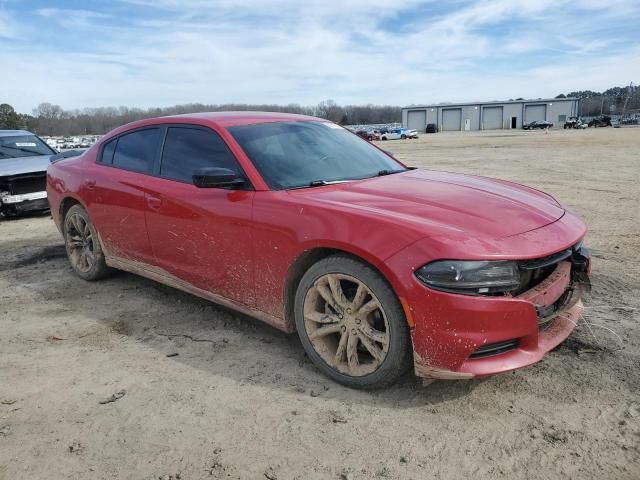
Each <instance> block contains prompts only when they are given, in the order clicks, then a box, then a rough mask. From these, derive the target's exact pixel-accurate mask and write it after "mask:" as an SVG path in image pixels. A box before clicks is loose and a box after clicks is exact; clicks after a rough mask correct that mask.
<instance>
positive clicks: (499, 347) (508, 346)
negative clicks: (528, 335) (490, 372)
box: [469, 339, 518, 358]
mask: <svg viewBox="0 0 640 480" xmlns="http://www.w3.org/2000/svg"><path fill="white" fill-rule="evenodd" d="M517 346H518V340H516V339H513V340H506V341H504V342H497V343H489V344H487V345H483V346H482V347H480V348H478V349H477V350H475V351H474V352H473V353H472V354H471V355H470V356H469V358H485V357H492V356H494V355H500V354H501V353H506V352H508V351H510V350H514V349H515V348H516V347H517Z"/></svg>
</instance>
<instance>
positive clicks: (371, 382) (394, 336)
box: [294, 255, 413, 389]
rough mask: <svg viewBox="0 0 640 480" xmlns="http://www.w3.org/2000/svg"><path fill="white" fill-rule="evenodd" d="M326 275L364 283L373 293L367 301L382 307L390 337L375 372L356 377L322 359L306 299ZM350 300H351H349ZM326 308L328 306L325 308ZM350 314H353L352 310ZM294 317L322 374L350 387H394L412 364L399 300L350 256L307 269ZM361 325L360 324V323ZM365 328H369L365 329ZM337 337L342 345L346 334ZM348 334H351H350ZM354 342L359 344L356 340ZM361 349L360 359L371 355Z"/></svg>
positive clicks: (375, 273)
mask: <svg viewBox="0 0 640 480" xmlns="http://www.w3.org/2000/svg"><path fill="white" fill-rule="evenodd" d="M327 275H343V276H347V277H352V278H353V279H357V280H358V281H359V282H361V283H362V284H364V287H366V288H367V289H368V290H369V292H370V294H371V296H368V297H366V298H367V299H375V300H376V301H377V303H378V304H379V305H381V308H380V316H382V315H384V317H385V319H386V321H385V325H384V327H385V330H386V331H385V334H386V335H387V337H386V344H385V348H387V351H386V354H385V356H384V359H383V360H382V361H381V362H376V363H377V367H375V368H376V369H375V370H374V371H372V372H370V373H366V374H364V375H360V376H353V375H348V374H346V373H344V372H341V371H339V370H338V368H337V367H335V366H332V365H330V364H329V363H327V362H326V361H325V359H323V358H322V356H321V355H320V354H319V353H318V352H317V351H316V349H315V348H314V346H313V344H312V341H311V340H310V339H309V334H308V332H307V327H306V322H305V299H306V298H308V297H307V296H308V292H310V291H312V290H315V289H316V285H315V284H316V281H318V280H320V279H321V278H324V277H325V276H327ZM345 295H346V290H345ZM347 300H349V299H348V298H347ZM354 301H355V300H354ZM363 302H364V300H363ZM325 308H327V307H326V306H325ZM348 311H349V312H350V310H348ZM345 312H346V311H345ZM345 312H343V313H345ZM354 313H355V312H354ZM294 314H295V322H296V328H297V331H298V336H299V337H300V341H301V342H302V346H303V348H304V350H305V352H306V353H307V355H308V356H309V358H310V359H311V360H312V361H313V363H314V364H315V365H316V366H317V367H318V369H319V370H320V371H321V372H322V373H324V374H325V375H326V376H328V377H329V378H331V379H333V380H335V381H336V382H338V383H341V384H343V385H345V386H347V387H352V388H360V389H376V388H383V387H386V386H389V385H392V384H393V383H395V382H396V381H397V380H398V379H399V378H400V377H401V376H402V375H403V374H404V373H405V372H406V371H407V370H408V369H409V367H410V366H411V365H412V361H413V350H412V347H411V339H410V336H409V327H408V325H407V320H406V318H405V315H404V311H403V309H402V306H401V305H400V302H399V301H398V298H397V297H396V295H395V293H394V292H393V290H392V288H391V286H390V285H389V284H388V282H387V281H386V280H385V279H384V278H383V277H382V276H381V275H380V274H379V273H378V272H377V271H376V270H374V269H373V268H372V267H370V266H369V265H367V264H365V263H363V262H361V261H359V260H356V259H354V258H352V257H350V256H347V255H333V256H330V257H327V258H324V259H322V260H320V261H318V262H317V263H316V264H314V265H313V266H312V267H311V268H309V270H307V272H306V273H305V274H304V276H303V277H302V279H301V281H300V284H299V285H298V290H297V292H296V298H295V305H294ZM346 317H347V315H346V313H345V318H346ZM340 318H342V316H340ZM356 321H357V320H356ZM358 323H360V322H359V321H358ZM364 323H367V322H363V324H364ZM364 328H368V327H367V326H365V327H364ZM343 332H344V328H343ZM351 332H353V333H354V334H355V333H356V332H355V331H354V330H351ZM337 335H340V336H341V337H340V342H339V343H342V336H343V335H344V333H337ZM347 335H349V332H347ZM358 335H360V332H358ZM345 343H346V342H345ZM354 343H356V344H357V340H356V341H355V342H354ZM361 347H362V349H361V350H356V351H357V354H356V356H357V357H358V356H362V355H364V356H366V355H368V354H369V352H368V351H367V350H366V349H364V348H363V347H364V345H363V344H361V345H358V348H361ZM330 354H331V353H330ZM347 357H348V354H347ZM365 365H366V364H365ZM358 366H360V364H358Z"/></svg>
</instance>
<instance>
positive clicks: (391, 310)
mask: <svg viewBox="0 0 640 480" xmlns="http://www.w3.org/2000/svg"><path fill="white" fill-rule="evenodd" d="M295 320H296V327H297V330H298V335H299V336H300V340H301V342H302V345H303V347H304V349H305V351H306V353H307V355H308V356H309V358H311V360H312V361H313V362H314V363H315V364H316V366H317V367H318V368H319V369H320V370H321V371H322V372H323V373H324V374H325V375H327V376H329V377H330V378H332V379H334V380H335V381H337V382H339V383H342V384H343V385H346V386H349V387H356V388H380V387H384V386H387V385H390V384H392V383H394V382H395V381H396V380H397V379H398V378H399V377H400V376H401V375H403V374H404V373H405V372H406V371H407V369H408V368H409V366H410V364H411V349H410V345H411V342H410V339H409V330H408V326H407V322H406V319H405V316H404V312H403V310H402V307H401V306H400V303H399V302H398V299H397V298H396V296H395V293H394V292H393V290H392V289H391V287H390V286H389V284H388V283H387V282H386V281H385V280H384V278H383V277H382V276H381V275H380V274H379V273H378V272H376V271H375V270H374V269H373V268H371V267H370V266H368V265H366V264H364V263H362V262H360V261H358V260H355V259H353V258H351V257H347V256H343V255H336V256H332V257H328V258H325V259H323V260H320V261H319V262H318V263H316V264H315V265H313V266H312V267H311V268H310V269H309V270H308V271H307V273H305V275H304V276H303V277H302V280H301V281H300V285H299V287H298V291H297V293H296V299H295Z"/></svg>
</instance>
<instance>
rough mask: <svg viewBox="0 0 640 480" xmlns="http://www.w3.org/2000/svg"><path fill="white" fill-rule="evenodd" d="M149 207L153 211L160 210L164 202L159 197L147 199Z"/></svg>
mask: <svg viewBox="0 0 640 480" xmlns="http://www.w3.org/2000/svg"><path fill="white" fill-rule="evenodd" d="M147 206H148V207H149V208H151V209H152V210H160V207H161V206H162V200H161V199H159V198H158V197H147Z"/></svg>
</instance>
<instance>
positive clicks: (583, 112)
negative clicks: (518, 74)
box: [556, 83, 640, 117]
mask: <svg viewBox="0 0 640 480" xmlns="http://www.w3.org/2000/svg"><path fill="white" fill-rule="evenodd" d="M567 97H573V98H579V99H580V116H582V117H595V116H598V115H622V114H624V113H628V112H640V88H638V86H636V85H634V84H633V83H631V84H630V85H629V86H626V87H612V88H609V89H607V90H605V91H604V92H594V91H593V90H578V91H575V92H569V93H567V94H563V93H561V94H560V95H557V96H556V98H567Z"/></svg>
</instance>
